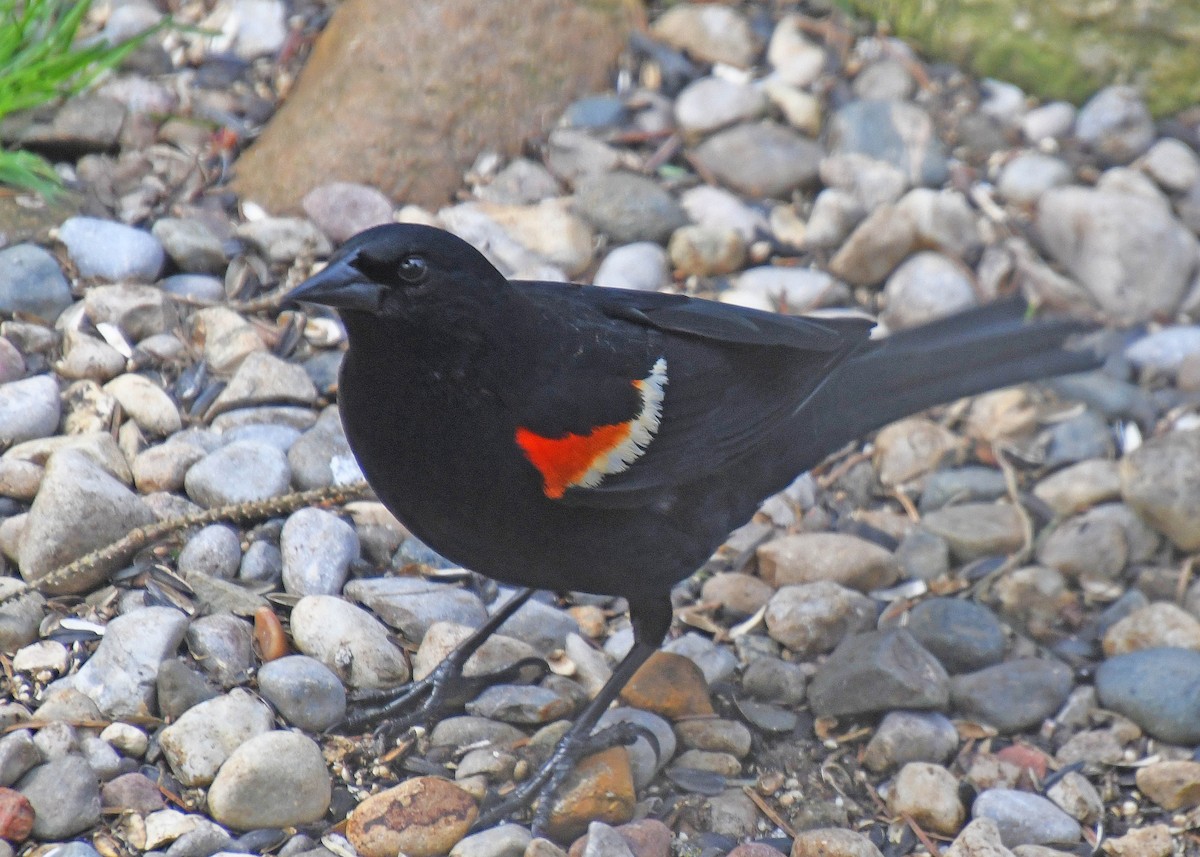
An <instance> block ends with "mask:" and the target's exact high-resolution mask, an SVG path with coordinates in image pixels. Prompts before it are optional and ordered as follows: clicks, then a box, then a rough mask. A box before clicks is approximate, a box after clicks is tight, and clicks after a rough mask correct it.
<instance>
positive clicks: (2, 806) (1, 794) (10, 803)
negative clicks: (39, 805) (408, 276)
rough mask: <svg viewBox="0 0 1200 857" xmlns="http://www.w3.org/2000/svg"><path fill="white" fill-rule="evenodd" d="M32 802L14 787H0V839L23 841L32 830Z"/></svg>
mask: <svg viewBox="0 0 1200 857" xmlns="http://www.w3.org/2000/svg"><path fill="white" fill-rule="evenodd" d="M33 818H34V812H33V804H31V803H30V802H29V798H27V797H25V795H23V794H21V793H20V792H19V791H17V790H16V789H10V788H4V787H0V839H4V840H6V841H8V842H24V841H25V840H26V839H28V838H29V834H30V832H31V831H32V830H33Z"/></svg>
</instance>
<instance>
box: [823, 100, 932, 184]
mask: <svg viewBox="0 0 1200 857" xmlns="http://www.w3.org/2000/svg"><path fill="white" fill-rule="evenodd" d="M829 137H830V140H831V141H832V147H833V150H834V151H835V152H857V153H859V154H863V155H869V156H870V157H872V158H876V159H878V160H880V161H886V162H887V163H889V164H892V165H893V166H896V167H898V168H900V169H901V170H903V171H904V174H905V175H906V176H908V179H909V181H911V182H912V183H913V184H917V185H922V186H925V187H938V186H940V185H941V184H942V183H943V182H945V181H946V178H947V177H948V176H949V174H950V168H949V164H948V161H947V158H946V151H945V149H944V148H943V146H942V144H941V141H940V140H938V137H937V134H935V133H933V121H932V120H931V119H930V118H929V114H928V113H926V112H925V111H924V110H922V109H921V108H920V107H918V106H917V105H915V104H910V103H908V102H905V101H851V102H849V103H848V104H846V105H845V106H843V107H842V108H841V109H840V110H838V112H837V114H836V115H835V116H834V117H833V121H832V122H831V123H830V129H829Z"/></svg>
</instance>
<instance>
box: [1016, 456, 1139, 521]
mask: <svg viewBox="0 0 1200 857" xmlns="http://www.w3.org/2000/svg"><path fill="white" fill-rule="evenodd" d="M1120 494H1121V475H1120V471H1119V470H1118V468H1117V463H1116V462H1115V461H1105V460H1104V459H1091V460H1089V461H1080V462H1078V463H1077V464H1072V465H1070V466H1068V467H1064V468H1063V469H1062V470H1059V471H1058V472H1057V473H1052V474H1051V475H1049V476H1047V477H1046V478H1045V479H1043V480H1041V481H1040V482H1038V484H1037V485H1035V486H1034V488H1033V495H1034V496H1035V497H1037V498H1038V499H1039V500H1041V501H1042V502H1044V503H1046V504H1047V505H1048V506H1049V507H1050V508H1051V509H1053V510H1054V512H1055V514H1057V515H1063V516H1065V515H1073V514H1075V513H1077V512H1081V511H1083V510H1085V509H1088V508H1090V507H1092V506H1095V505H1097V504H1098V503H1104V502H1107V501H1109V500H1115V499H1117V498H1118V497H1119V496H1120Z"/></svg>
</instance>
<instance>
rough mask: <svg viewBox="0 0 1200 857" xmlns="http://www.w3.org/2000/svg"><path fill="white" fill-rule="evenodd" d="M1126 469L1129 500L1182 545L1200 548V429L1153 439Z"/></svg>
mask: <svg viewBox="0 0 1200 857" xmlns="http://www.w3.org/2000/svg"><path fill="white" fill-rule="evenodd" d="M1120 471H1121V495H1122V496H1123V497H1124V499H1125V502H1126V503H1128V504H1129V505H1130V506H1132V507H1133V509H1134V510H1135V511H1136V512H1137V513H1138V514H1139V515H1140V516H1141V517H1142V518H1143V519H1144V520H1145V521H1146V522H1147V523H1149V524H1150V525H1151V526H1152V527H1154V529H1156V530H1157V531H1158V532H1160V533H1162V534H1164V535H1165V536H1167V538H1169V539H1170V540H1171V541H1172V542H1174V543H1175V545H1176V546H1177V547H1179V548H1180V549H1181V550H1184V551H1193V550H1196V549H1197V548H1200V528H1197V527H1196V521H1197V520H1200V431H1176V432H1171V433H1169V434H1165V435H1162V436H1160V437H1156V438H1151V439H1150V440H1148V441H1146V443H1144V444H1143V445H1142V446H1140V447H1139V448H1138V449H1136V450H1134V451H1133V452H1132V453H1130V454H1129V455H1127V456H1125V458H1123V459H1122V460H1121V463H1120Z"/></svg>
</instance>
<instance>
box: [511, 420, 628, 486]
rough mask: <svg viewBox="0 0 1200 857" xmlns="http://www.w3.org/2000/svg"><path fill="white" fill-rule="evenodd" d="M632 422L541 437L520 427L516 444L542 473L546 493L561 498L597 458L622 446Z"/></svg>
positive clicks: (580, 478) (581, 478)
mask: <svg viewBox="0 0 1200 857" xmlns="http://www.w3.org/2000/svg"><path fill="white" fill-rule="evenodd" d="M631 430H632V426H631V425H630V424H629V423H616V424H615V425H607V426H596V427H595V428H594V429H592V430H591V431H590V432H588V433H587V434H571V433H569V432H568V433H567V434H565V435H563V436H562V437H542V436H541V435H539V434H534V433H533V432H531V431H530V430H529V429H525V428H519V429H517V445H518V446H519V447H521V449H522V450H524V451H525V456H526V457H527V458H528V459H529V461H530V463H531V464H533V466H534V467H536V468H537V470H538V472H539V473H541V474H542V482H543V488H542V490H543V492H544V493H545V494H546V496H547V497H549V498H550V499H551V500H558V499H560V498H561V497H562V495H563V493H564V492H566V490H567V488H569V487H570V486H572V485H576V484H578V483H580V482H581V481H582V480H583V479H584V477H585V476H586V475H587V472H588V471H589V470H590V469H591V468H592V466H593V465H594V464H595V462H596V460H597V459H599V458H602V457H604V456H605V455H607V454H608V453H610V452H612V451H613V450H614V449H616V448H617V447H619V446H620V445H621V444H622V443H624V442H625V440H626V439H627V438H628V437H629V433H630V431H631Z"/></svg>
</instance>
